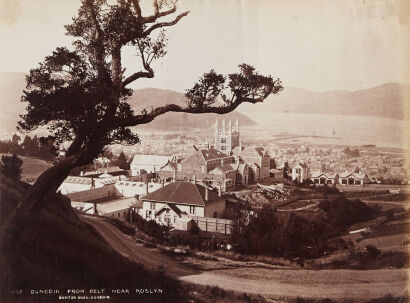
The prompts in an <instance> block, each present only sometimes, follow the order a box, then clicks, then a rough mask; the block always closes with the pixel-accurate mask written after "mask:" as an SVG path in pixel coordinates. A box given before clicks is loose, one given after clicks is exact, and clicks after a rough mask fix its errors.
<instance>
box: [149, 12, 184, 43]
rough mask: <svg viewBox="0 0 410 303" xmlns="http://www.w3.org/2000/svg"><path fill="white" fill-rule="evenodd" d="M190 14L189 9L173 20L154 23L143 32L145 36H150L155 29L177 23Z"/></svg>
mask: <svg viewBox="0 0 410 303" xmlns="http://www.w3.org/2000/svg"><path fill="white" fill-rule="evenodd" d="M188 14H189V11H187V12H184V13H182V14H179V15H178V16H177V17H176V18H175V19H174V20H173V21H169V22H159V23H156V24H154V25H152V26H151V27H149V28H148V29H147V30H145V31H144V33H143V36H144V37H146V36H148V35H149V34H150V33H151V32H152V31H153V30H156V29H158V28H163V27H167V26H172V25H175V24H177V23H178V22H179V20H181V19H182V18H183V17H185V16H187V15H188Z"/></svg>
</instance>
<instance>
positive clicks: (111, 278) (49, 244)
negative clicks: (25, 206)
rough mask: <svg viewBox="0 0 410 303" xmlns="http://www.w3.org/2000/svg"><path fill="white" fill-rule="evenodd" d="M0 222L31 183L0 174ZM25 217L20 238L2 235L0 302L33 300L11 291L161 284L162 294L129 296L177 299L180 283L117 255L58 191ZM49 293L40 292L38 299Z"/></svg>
mask: <svg viewBox="0 0 410 303" xmlns="http://www.w3.org/2000/svg"><path fill="white" fill-rule="evenodd" d="M0 182H1V183H0V184H1V187H0V189H1V195H2V199H1V209H0V210H1V215H2V216H1V224H3V222H4V220H5V218H6V217H7V215H8V214H9V213H10V211H11V210H12V209H13V208H14V207H15V205H16V204H17V202H18V201H19V200H20V199H21V196H22V194H23V193H24V192H26V191H27V190H28V188H29V185H27V184H24V183H22V182H19V183H16V182H14V181H11V180H10V179H8V178H6V177H4V176H0ZM48 199H49V200H50V201H51V203H48V206H47V207H46V208H44V209H41V210H40V211H39V212H38V213H35V214H32V217H30V218H28V220H29V224H28V227H27V228H26V229H25V231H24V232H23V233H22V234H21V235H20V237H17V236H13V237H12V238H11V239H9V240H7V241H6V240H4V238H2V243H1V259H0V268H1V270H0V281H1V285H0V295H1V296H0V301H1V302H10V300H12V299H19V298H20V299H22V300H23V301H24V300H30V298H31V300H36V299H35V298H33V297H26V296H17V297H10V293H9V291H10V290H16V289H23V290H25V292H24V293H25V294H27V292H28V291H29V290H30V289H69V288H80V289H84V288H86V289H87V288H106V289H107V288H108V289H110V288H111V289H114V288H127V287H128V288H130V289H135V288H153V285H154V286H155V288H162V289H163V290H164V292H163V295H156V296H142V295H139V296H136V297H135V298H132V296H130V299H131V298H132V299H133V301H143V302H147V301H148V302H150V301H155V300H160V301H163V300H166V301H179V299H180V294H179V293H180V286H179V284H178V283H177V282H176V281H175V280H173V279H171V278H167V277H165V276H164V275H163V274H161V273H152V272H148V271H147V270H145V269H144V268H143V266H141V265H138V264H135V263H133V262H131V261H129V260H128V259H126V258H125V257H123V256H121V255H119V254H118V253H117V252H116V251H114V250H113V249H112V248H111V247H109V246H108V245H107V244H106V243H105V241H104V240H102V238H100V237H99V236H98V234H97V233H96V232H95V231H94V230H93V229H92V228H91V227H89V226H88V225H86V224H85V223H83V222H82V221H80V220H79V218H78V217H77V215H76V213H75V212H74V211H73V209H72V208H71V206H70V204H69V201H68V200H67V199H66V198H64V197H63V196H60V195H57V194H55V195H53V196H51V197H49V198H48ZM46 298H47V296H45V297H44V296H42V300H43V299H46Z"/></svg>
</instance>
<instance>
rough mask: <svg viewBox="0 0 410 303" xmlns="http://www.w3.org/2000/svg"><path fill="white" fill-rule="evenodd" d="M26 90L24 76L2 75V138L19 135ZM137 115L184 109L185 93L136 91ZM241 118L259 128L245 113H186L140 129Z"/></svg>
mask: <svg viewBox="0 0 410 303" xmlns="http://www.w3.org/2000/svg"><path fill="white" fill-rule="evenodd" d="M24 88H25V74H24V73H0V137H3V138H4V137H9V134H11V133H13V132H16V125H17V121H18V120H19V114H23V113H25V107H26V106H27V104H25V103H23V102H20V98H21V95H22V93H23V90H24ZM128 102H129V103H130V104H131V106H132V108H133V109H134V110H135V112H136V113H139V112H140V111H141V110H143V109H144V108H146V109H147V110H148V111H149V110H150V109H151V107H156V106H159V105H164V104H168V103H175V104H179V105H182V106H184V105H185V97H184V94H182V93H178V92H175V91H172V90H163V89H156V88H145V89H139V90H135V92H134V94H133V96H132V97H131V99H130V100H129V101H128ZM236 116H238V118H239V120H240V124H241V125H243V126H250V125H256V123H255V122H254V121H253V120H251V119H250V118H249V117H247V116H246V115H244V114H241V113H239V112H233V113H231V114H227V115H223V116H220V115H217V114H201V115H194V114H185V113H167V114H164V115H162V116H160V117H158V118H156V119H155V120H154V121H153V122H151V123H149V124H147V125H143V126H141V127H142V128H149V129H153V130H155V129H158V130H189V129H209V128H210V127H211V126H212V124H213V123H214V122H215V119H216V118H217V117H218V118H219V119H223V118H225V119H227V118H228V117H232V118H236Z"/></svg>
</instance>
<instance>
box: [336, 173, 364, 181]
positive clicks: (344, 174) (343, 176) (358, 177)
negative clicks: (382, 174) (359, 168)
mask: <svg viewBox="0 0 410 303" xmlns="http://www.w3.org/2000/svg"><path fill="white" fill-rule="evenodd" d="M366 176H367V175H366V174H363V173H349V172H343V173H340V175H339V177H340V178H347V177H353V178H355V179H359V180H362V179H364V178H365V177H366Z"/></svg>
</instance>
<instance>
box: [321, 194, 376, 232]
mask: <svg viewBox="0 0 410 303" xmlns="http://www.w3.org/2000/svg"><path fill="white" fill-rule="evenodd" d="M319 208H320V209H322V210H323V211H325V212H326V214H327V215H328V217H329V219H330V221H331V223H332V225H334V226H335V227H343V228H346V227H348V226H350V225H352V224H355V223H358V222H363V221H368V220H371V219H373V218H374V216H375V211H374V210H373V208H371V207H369V206H368V205H367V204H366V203H363V202H361V201H360V200H358V199H356V200H349V199H346V198H344V197H339V198H338V199H333V200H324V201H321V202H320V203H319Z"/></svg>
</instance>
